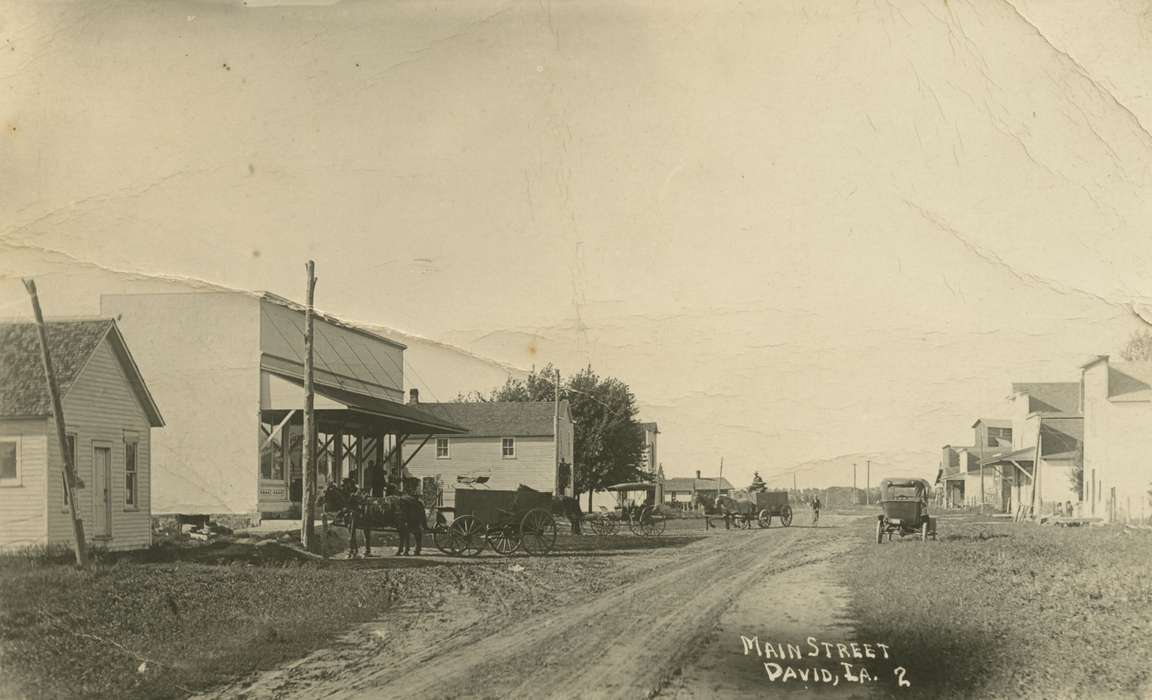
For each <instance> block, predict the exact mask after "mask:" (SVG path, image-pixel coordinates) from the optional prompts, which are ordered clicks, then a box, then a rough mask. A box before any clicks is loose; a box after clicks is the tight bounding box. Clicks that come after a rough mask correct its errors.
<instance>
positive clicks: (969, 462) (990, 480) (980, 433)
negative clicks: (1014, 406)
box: [958, 418, 1012, 508]
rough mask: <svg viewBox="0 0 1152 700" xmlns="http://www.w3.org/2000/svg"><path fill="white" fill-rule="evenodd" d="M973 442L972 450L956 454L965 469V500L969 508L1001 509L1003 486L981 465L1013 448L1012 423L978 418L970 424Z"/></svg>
mask: <svg viewBox="0 0 1152 700" xmlns="http://www.w3.org/2000/svg"><path fill="white" fill-rule="evenodd" d="M972 432H973V434H974V437H975V440H974V443H975V444H974V445H973V446H972V447H970V448H969V447H965V448H960V450H959V451H958V454H959V457H960V460H961V463H962V464H965V467H966V476H965V479H964V499H965V504H966V505H968V506H977V507H979V506H987V505H991V506H993V507H997V508H998V507H1000V503H1001V492H1002V490H1003V483H1002V480H1001V479H1000V477H999V476H998V474H997V473H996V470H994V469H993V470H990V471H989V470H985V469H981V468H980V462H981V461H983V460H985V459H987V458H988V457H991V456H992V455H994V454H997V453H999V452H1001V451H1003V450H1004V449H1006V448H1011V447H1012V421H1011V420H1009V419H1003V418H980V419H978V420H977V421H976V422H975V423H973V424H972Z"/></svg>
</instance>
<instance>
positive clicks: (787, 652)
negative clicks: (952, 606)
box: [740, 634, 912, 688]
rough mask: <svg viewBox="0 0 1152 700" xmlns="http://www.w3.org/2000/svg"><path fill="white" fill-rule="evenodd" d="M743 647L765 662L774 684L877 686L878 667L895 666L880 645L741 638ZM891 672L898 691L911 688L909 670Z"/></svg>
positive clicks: (809, 639) (813, 638) (885, 649)
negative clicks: (768, 640)
mask: <svg viewBox="0 0 1152 700" xmlns="http://www.w3.org/2000/svg"><path fill="white" fill-rule="evenodd" d="M740 643H741V644H742V645H743V646H744V655H745V656H755V657H757V658H759V659H761V660H762V663H763V664H764V671H765V673H767V674H768V680H770V681H772V682H774V683H792V682H795V683H799V684H804V685H807V684H812V683H821V684H826V685H840V683H841V682H844V683H858V684H864V683H877V682H880V680H881V678H882V677H884V676H883V675H882V674H881V673H880V672H879V671H877V668H878V666H877V665H878V664H879V665H881V666H884V667H888V666H891V664H892V650H891V648H890V647H889V646H888V645H887V644H881V643H880V642H826V641H821V640H819V639H817V638H816V637H808V638H807V639H805V640H804V643H803V644H790V643H787V642H784V643H780V642H775V643H774V642H767V641H761V640H760V638H759V637H756V636H753V637H747V636H745V635H743V634H742V635H740ZM891 670H892V680H893V681H894V682H895V683H896V686H897V687H899V688H910V687H911V686H912V682H911V681H910V680H909V679H908V671H907V669H905V668H904V667H903V666H896V667H895V668H892V669H891Z"/></svg>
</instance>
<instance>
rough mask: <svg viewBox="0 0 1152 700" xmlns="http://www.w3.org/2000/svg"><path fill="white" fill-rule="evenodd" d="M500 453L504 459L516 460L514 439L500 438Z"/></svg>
mask: <svg viewBox="0 0 1152 700" xmlns="http://www.w3.org/2000/svg"><path fill="white" fill-rule="evenodd" d="M500 453H501V454H502V455H504V459H516V438H502V439H501V440H500Z"/></svg>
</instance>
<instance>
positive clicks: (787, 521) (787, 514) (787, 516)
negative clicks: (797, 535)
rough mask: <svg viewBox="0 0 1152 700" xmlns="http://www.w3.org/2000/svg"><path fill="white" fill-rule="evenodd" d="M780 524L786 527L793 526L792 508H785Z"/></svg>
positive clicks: (781, 513) (782, 511)
mask: <svg viewBox="0 0 1152 700" xmlns="http://www.w3.org/2000/svg"><path fill="white" fill-rule="evenodd" d="M780 524H781V525H783V526H784V527H788V526H789V525H791V524H792V506H784V508H783V509H782V510H781V511H780Z"/></svg>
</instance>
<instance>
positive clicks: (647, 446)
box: [638, 423, 664, 503]
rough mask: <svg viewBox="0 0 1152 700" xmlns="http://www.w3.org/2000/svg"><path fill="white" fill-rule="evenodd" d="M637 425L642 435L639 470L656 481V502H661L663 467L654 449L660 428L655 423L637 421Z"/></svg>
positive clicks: (662, 496)
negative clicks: (642, 442) (642, 444)
mask: <svg viewBox="0 0 1152 700" xmlns="http://www.w3.org/2000/svg"><path fill="white" fill-rule="evenodd" d="M638 427H639V428H640V431H641V432H642V433H643V435H644V447H643V448H642V449H641V451H640V471H641V472H643V473H645V474H647V475H648V476H649V478H651V480H652V481H655V482H656V502H657V503H663V502H664V468H663V466H662V465H661V464H660V459H659V454H658V453H657V450H656V443H657V437H658V436H659V435H660V429H659V428H658V427H657V425H656V424H655V423H639V424H638Z"/></svg>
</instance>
